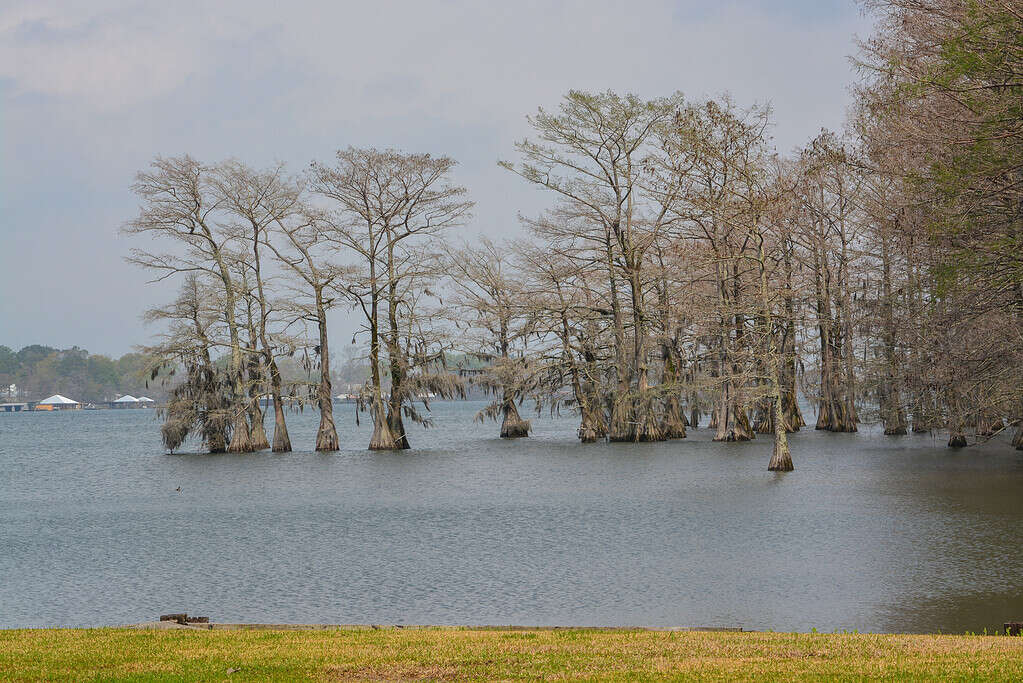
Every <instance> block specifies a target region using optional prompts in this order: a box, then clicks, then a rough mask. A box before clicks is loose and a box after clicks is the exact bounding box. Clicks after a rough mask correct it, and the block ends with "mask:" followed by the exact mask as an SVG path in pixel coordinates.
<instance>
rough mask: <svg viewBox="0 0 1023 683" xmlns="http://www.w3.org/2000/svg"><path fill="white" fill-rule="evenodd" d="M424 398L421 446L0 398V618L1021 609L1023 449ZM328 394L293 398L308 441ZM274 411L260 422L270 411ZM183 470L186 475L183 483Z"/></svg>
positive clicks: (901, 615)
mask: <svg viewBox="0 0 1023 683" xmlns="http://www.w3.org/2000/svg"><path fill="white" fill-rule="evenodd" d="M482 405H483V404H481V403H436V404H434V405H433V409H434V411H433V412H434V416H435V419H436V426H435V427H434V428H433V429H429V430H423V429H421V428H419V427H415V428H414V430H413V431H411V432H410V437H411V440H412V443H413V446H416V447H417V448H416V450H412V451H408V452H402V453H370V452H368V451H366V450H365V447H366V444H367V443H368V441H369V425H368V423H367V422H366V421H365V420H363V422H362V425H361V426H356V425H355V423H354V418H353V407H352V406H337V407H336V411H337V412H336V417H337V421H338V430H339V433H340V436H341V442H342V445H343V448H344V449H345V450H343V451H341V452H339V453H334V454H329V455H321V454H316V453H312V452H295V453H291V454H286V455H274V454H271V453H269V452H265V453H259V454H252V455H217V456H209V455H168V454H165V453H164V452H163V450H162V448H161V446H160V441H159V425H158V423H157V422H156V419H155V415H154V412H153V411H142V410H124V411H88V412H86V411H77V412H64V413H56V414H46V413H29V414H24V413H14V414H0V472H2V474H0V627H19V626H53V625H82V626H95V625H115V624H126V623H132V622H139V621H148V620H152V619H155V618H156V617H157V615H159V614H160V613H166V612H174V611H187V612H189V613H192V614H200V615H208V616H210V617H211V618H212V619H213V620H214V621H252V622H331V623H385V624H520V625H642V626H742V627H743V628H746V629H774V630H800V631H808V630H810V629H811V628H817V629H818V630H823V631H832V630H835V629H838V630H841V629H850V630H851V629H859V630H860V631H910V632H912V631H928V632H933V631H938V630H942V631H965V630H982V629H983V628H985V627H987V628H988V629H989V630H990V629H993V628H996V627H1000V625H1001V623H1002V622H1003V621H1007V620H1019V619H1023V524H1021V523H1020V519H1021V517H1020V514H1021V511H1023V453H1021V452H1018V451H1014V450H1011V449H1010V448H1009V447H1008V445H1007V443H1006V441H1007V438H1006V439H1002V440H1001V441H998V442H995V443H990V444H987V445H985V446H983V447H975V448H967V449H963V450H960V451H949V450H947V449H946V448H945V447H944V442H943V441H942V440H941V439H940V438H937V439H936V438H934V437H931V436H920V435H918V436H905V437H895V438H891V437H889V438H885V437H882V436H880V435H879V434H878V433H877V431H876V430H873V429H867V428H865V429H864V430H863V431H862V432H860V433H859V434H829V433H820V432H814V431H813V430H812V429H809V430H804V431H803V432H802V433H800V434H798V435H796V436H795V437H793V439H792V451H793V457H794V460H795V465H796V471H795V472H792V473H788V474H773V473H769V472H767V471H766V468H767V462H768V459H769V457H770V447H771V443H770V439H769V438H767V437H761V438H760V439H759V440H758V441H756V442H754V443H750V444H715V443H712V442H711V441H710V437H711V434H710V433H709V431H707V430H706V429H701V430H696V431H692V432H690V437H689V438H688V439H685V440H681V441H673V442H668V443H660V444H639V445H617V444H592V445H581V444H579V443H578V442H577V441H576V440H575V439H574V429H575V426H576V424H577V423H576V419H575V418H574V417H568V416H566V417H564V418H558V419H551V418H549V417H546V418H541V419H534V427H535V436H534V437H531V438H530V439H528V440H518V441H502V440H501V439H499V438H497V434H498V427H497V425H495V424H493V423H488V424H486V425H483V426H480V425H477V424H473V422H472V416H473V414H474V412H475V411H476V410H478V409H479V408H480V407H481V406H482ZM317 420H318V415H317V414H316V413H315V412H314V411H309V410H307V411H306V412H305V413H304V414H294V415H289V423H290V429H291V434H292V440H293V442H294V444H295V445H296V447H304V448H308V447H311V446H312V444H313V442H314V434H315V430H316V425H317ZM271 427H272V425H270V421H269V420H268V429H270V428H271ZM177 487H180V488H181V491H180V492H177V491H175V489H176V488H177Z"/></svg>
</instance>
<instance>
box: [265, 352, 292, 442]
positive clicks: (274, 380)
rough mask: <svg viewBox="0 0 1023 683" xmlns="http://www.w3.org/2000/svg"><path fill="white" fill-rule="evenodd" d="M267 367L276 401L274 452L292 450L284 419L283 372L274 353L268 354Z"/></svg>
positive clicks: (274, 400) (271, 390)
mask: <svg viewBox="0 0 1023 683" xmlns="http://www.w3.org/2000/svg"><path fill="white" fill-rule="evenodd" d="M268 356H269V357H268V360H267V367H268V369H269V371H270V392H271V395H272V396H273V402H274V440H273V446H272V448H271V450H272V451H273V452H274V453H290V452H291V436H290V435H289V434H288V424H287V422H285V420H284V400H283V399H282V398H281V372H280V370H279V369H278V368H277V361H276V360H274V357H273V355H272V354H268Z"/></svg>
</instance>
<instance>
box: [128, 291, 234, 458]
mask: <svg viewBox="0 0 1023 683" xmlns="http://www.w3.org/2000/svg"><path fill="white" fill-rule="evenodd" d="M218 309H219V307H218V306H217V297H216V296H215V295H214V294H213V289H212V288H211V287H209V286H208V285H206V284H204V283H203V278H202V277H201V276H200V275H199V274H196V273H189V274H188V275H186V276H185V279H184V282H183V283H182V286H181V290H180V293H179V295H178V297H177V298H176V299H175V300H174V302H172V303H171V304H170V305H169V306H166V307H162V308H153V309H150V310H149V311H147V313H146V320H148V321H151V322H155V321H159V322H162V323H165V324H166V325H167V330H166V332H164V333H163V334H162V335H161V337H162V339H161V341H160V342H159V343H158V344H157V345H155V346H152V347H147V348H146V349H145V352H146V354H147V355H149V356H150V357H152V358H154V359H155V364H154V366H153V367H152V376H151V379H153V378H155V377H156V375H157V373H158V371H159V370H160V369H161V368H169V372H167V373H165V376H167V377H173V376H174V375H175V374H176V373H177V372H178V371H179V370H181V371H183V372H184V380H183V381H181V382H180V383H178V384H177V386H175V387H174V388H173V389H172V390H171V394H170V398H169V400H168V402H167V405H166V407H165V408H163V409H162V410H163V411H164V413H163V418H164V423H163V425H162V427H161V429H160V433H161V436H162V437H163V443H164V446H165V447H166V448H167V450H169V451H171V452H173V451H175V450H177V449H178V448H180V447H181V445H182V444H183V443H184V442H185V440H186V439H187V438H188V436H189V434H191V433H193V432H198V434H199V436H200V437H201V439H202V444H203V446H204V447H205V448H206V449H207V450H208V451H209V452H210V453H223V452H225V451H226V450H227V444H228V441H229V439H230V432H231V423H232V411H231V403H232V397H231V390H232V385H231V382H230V380H229V378H228V377H227V375H226V374H225V373H223V372H222V371H220V370H219V369H218V368H217V366H216V365H215V364H214V363H213V360H212V356H211V349H213V348H215V347H216V346H217V341H216V339H215V337H216V334H217V332H216V326H217V323H218V321H219V319H220V317H221V313H220V311H219V310H218Z"/></svg>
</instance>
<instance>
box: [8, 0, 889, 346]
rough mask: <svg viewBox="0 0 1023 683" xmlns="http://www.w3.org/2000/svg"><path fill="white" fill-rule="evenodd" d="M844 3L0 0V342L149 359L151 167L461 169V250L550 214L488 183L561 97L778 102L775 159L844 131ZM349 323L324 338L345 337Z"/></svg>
mask: <svg viewBox="0 0 1023 683" xmlns="http://www.w3.org/2000/svg"><path fill="white" fill-rule="evenodd" d="M869 26H870V25H869V22H868V21H867V20H866V19H865V18H864V17H862V16H861V15H860V12H859V9H858V7H857V6H856V5H855V4H854V2H853V0H777V1H773V2H769V1H767V0H759V1H758V0H737V1H735V2H714V1H713V0H707V1H704V2H698V1H696V0H691V1H686V0H677V1H675V2H670V1H667V0H665V1H655V0H651V1H649V2H644V1H639V0H632V1H631V2H624V1H622V2H603V1H599V0H575V1H564V2H558V1H556V0H548V1H546V2H539V1H538V2H527V1H521V0H516V1H513V2H508V1H507V0H504V1H500V2H498V1H494V2H487V1H483V0H478V1H470V0H465V1H454V0H452V1H441V0H435V1H431V0H419V1H416V2H413V1H409V2H385V1H380V0H376V1H374V2H340V1H326V0H324V1H323V2H280V1H263V0H239V1H237V2H183V1H180V0H179V1H176V2H131V1H128V0H89V1H88V2H51V1H48V0H24V1H22V0H0V344H6V345H7V346H11V347H14V348H20V347H21V346H24V345H26V344H32V343H40V344H48V345H51V346H58V347H67V346H71V345H76V344H77V345H79V346H81V347H83V348H86V349H88V350H90V351H92V352H94V353H109V354H115V355H119V354H121V353H124V352H126V351H129V350H131V349H132V347H133V346H134V345H136V344H140V343H145V342H146V341H147V338H148V337H149V334H150V331H149V330H147V328H146V326H145V325H144V324H143V323H142V322H141V319H140V316H141V314H142V312H143V310H145V308H146V307H147V306H151V305H153V304H154V303H157V302H160V301H163V300H165V299H167V298H168V297H169V296H170V292H169V290H168V289H167V288H166V287H158V286H152V285H147V284H146V274H145V273H144V272H141V271H140V270H138V269H137V268H135V267H133V266H130V265H128V264H126V263H124V262H123V256H124V255H125V254H126V253H127V251H128V249H129V248H130V247H131V246H132V244H133V243H135V241H136V240H137V239H138V238H128V237H125V236H122V235H120V234H119V232H118V231H119V227H120V226H121V224H122V223H123V222H124V221H125V220H127V219H128V218H130V217H131V216H132V215H133V214H134V213H135V211H136V203H135V199H134V197H133V195H132V194H131V192H130V190H129V186H130V184H131V182H132V177H133V175H134V173H135V172H136V171H137V170H139V169H141V168H143V167H144V166H145V165H146V164H147V163H148V162H149V161H150V160H151V159H152V157H153V156H155V155H158V154H162V155H176V154H181V153H186V152H187V153H189V154H192V155H193V156H195V157H197V158H199V159H201V160H204V161H211V162H212V161H217V160H220V159H222V158H225V157H228V156H234V157H237V158H239V159H241V160H243V161H247V162H250V163H252V164H256V165H260V164H265V163H269V162H272V161H274V160H282V161H285V162H287V163H288V165H289V166H290V168H292V169H294V170H296V171H298V170H301V169H302V168H303V167H304V166H305V165H306V164H308V162H309V161H310V160H312V159H314V158H315V159H327V158H329V157H330V155H331V154H332V152H333V151H334V150H335V149H337V148H339V147H345V146H348V145H355V146H376V147H398V148H401V149H404V150H407V151H426V152H431V153H434V154H447V155H450V156H453V157H455V158H456V159H458V160H459V162H460V166H459V167H458V172H457V178H456V179H457V180H458V182H460V183H462V184H464V185H466V186H467V187H468V188H469V190H470V193H471V194H472V197H473V199H474V200H475V201H476V202H477V207H476V211H475V219H474V223H473V225H472V226H470V227H469V228H467V234H468V233H469V232H485V233H487V234H489V235H492V236H496V237H500V236H506V235H509V234H514V233H515V232H517V231H518V230H519V226H518V221H517V218H516V215H517V213H518V212H519V211H523V212H525V213H535V212H536V211H538V210H539V209H540V208H541V207H543V206H545V205H546V198H545V197H543V196H542V195H540V194H539V193H538V192H537V191H535V190H532V189H530V188H527V187H525V185H524V183H523V182H522V181H521V180H519V179H518V178H516V177H515V176H513V175H511V174H510V173H508V172H507V171H503V170H501V169H499V168H497V166H496V161H497V160H498V159H513V158H514V150H513V146H512V145H513V143H514V141H515V140H517V139H521V138H522V137H524V136H525V135H526V134H527V133H528V130H527V126H526V123H525V116H526V115H527V114H529V113H532V112H534V111H535V110H536V108H537V107H539V106H543V107H545V108H554V107H556V106H557V104H558V99H559V97H560V96H561V95H562V94H564V93H565V92H566V91H567V90H569V89H571V88H576V89H584V90H606V89H609V88H610V89H613V90H616V91H619V92H635V93H637V94H639V95H641V96H644V97H654V96H659V95H667V94H670V93H671V92H673V91H675V90H681V91H682V92H683V93H685V94H686V95H687V96H689V97H693V98H699V97H707V96H714V95H718V94H720V93H721V92H724V91H727V92H729V93H731V94H732V96H733V97H734V98H735V100H736V101H737V102H739V103H740V104H748V103H752V102H754V101H758V102H765V101H770V102H771V103H772V104H773V106H774V111H775V120H776V127H775V129H774V136H775V140H776V143H777V145H778V147H779V149H780V150H782V151H788V150H791V149H792V148H793V147H795V146H797V145H799V144H801V143H803V142H804V141H805V140H807V139H808V138H810V137H811V136H813V135H814V134H815V133H816V132H817V131H818V130H819V128H820V127H822V126H826V127H829V128H840V127H841V125H842V122H843V119H844V116H845V110H846V108H847V106H848V104H849V94H848V87H849V84H850V83H851V82H852V79H853V76H854V73H853V69H852V67H851V65H850V63H849V59H848V58H849V56H850V55H852V54H853V53H854V52H855V43H854V40H855V37H856V36H860V37H865V36H866V35H868V34H869ZM345 316H346V314H345V313H343V312H336V313H335V314H334V317H333V319H332V327H333V328H335V329H336V330H338V331H339V332H340V331H341V330H345V329H347V328H348V327H349V324H348V323H347V322H346V320H345Z"/></svg>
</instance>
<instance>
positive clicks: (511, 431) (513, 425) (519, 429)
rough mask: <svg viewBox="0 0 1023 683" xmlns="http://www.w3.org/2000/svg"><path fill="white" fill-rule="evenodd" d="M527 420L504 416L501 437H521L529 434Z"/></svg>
mask: <svg viewBox="0 0 1023 683" xmlns="http://www.w3.org/2000/svg"><path fill="white" fill-rule="evenodd" d="M529 429H530V423H529V420H523V419H522V418H521V417H520V418H517V419H511V418H505V420H504V422H502V423H501V438H502V439H521V438H524V437H528V436H529Z"/></svg>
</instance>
